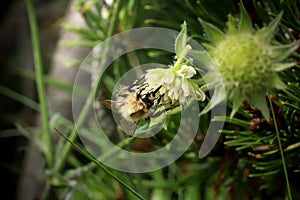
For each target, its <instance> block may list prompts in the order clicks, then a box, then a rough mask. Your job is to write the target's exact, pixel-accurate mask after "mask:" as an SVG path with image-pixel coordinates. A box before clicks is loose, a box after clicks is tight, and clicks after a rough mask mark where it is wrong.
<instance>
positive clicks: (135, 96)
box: [100, 77, 161, 123]
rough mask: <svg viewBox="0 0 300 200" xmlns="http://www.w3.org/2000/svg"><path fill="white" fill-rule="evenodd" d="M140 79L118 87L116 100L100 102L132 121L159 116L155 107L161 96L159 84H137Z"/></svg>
mask: <svg viewBox="0 0 300 200" xmlns="http://www.w3.org/2000/svg"><path fill="white" fill-rule="evenodd" d="M142 79H143V77H142V78H140V79H138V80H136V81H134V82H133V84H132V85H130V86H127V87H124V88H122V89H120V90H119V91H118V92H117V95H116V100H109V99H104V100H100V103H102V104H104V105H105V106H106V107H107V108H109V109H112V110H113V111H114V112H116V113H118V114H120V115H121V116H122V117H123V118H124V119H125V120H127V121H131V122H134V123H137V122H138V121H140V120H145V119H149V118H150V117H156V116H159V115H160V114H161V111H157V108H158V107H159V106H160V105H159V104H160V99H161V96H160V95H159V94H158V91H159V89H160V88H161V86H160V87H158V88H156V89H152V88H149V86H148V84H146V83H144V84H139V83H140V82H141V80H142Z"/></svg>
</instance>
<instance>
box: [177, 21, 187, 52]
mask: <svg viewBox="0 0 300 200" xmlns="http://www.w3.org/2000/svg"><path fill="white" fill-rule="evenodd" d="M186 41H187V28H186V23H185V22H183V24H182V28H181V31H180V33H179V34H178V36H177V38H176V40H175V52H176V55H177V56H180V55H181V54H182V52H183V50H184V48H185V46H186Z"/></svg>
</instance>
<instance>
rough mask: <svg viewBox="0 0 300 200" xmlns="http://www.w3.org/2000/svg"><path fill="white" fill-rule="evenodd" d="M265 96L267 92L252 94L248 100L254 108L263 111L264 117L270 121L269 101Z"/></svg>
mask: <svg viewBox="0 0 300 200" xmlns="http://www.w3.org/2000/svg"><path fill="white" fill-rule="evenodd" d="M264 94H265V92H263V91H260V92H257V93H255V94H252V95H251V96H250V97H249V98H248V100H249V103H250V104H251V105H253V106H254V107H256V108H258V109H259V110H260V111H261V113H262V115H263V117H264V118H265V119H267V120H268V121H269V120H270V114H269V108H268V106H267V101H266V98H265V95H264Z"/></svg>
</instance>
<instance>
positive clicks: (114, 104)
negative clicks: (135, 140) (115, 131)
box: [100, 99, 137, 135]
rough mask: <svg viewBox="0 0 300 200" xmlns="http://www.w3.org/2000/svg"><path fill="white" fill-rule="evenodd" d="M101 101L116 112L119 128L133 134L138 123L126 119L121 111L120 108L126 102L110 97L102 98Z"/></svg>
mask: <svg viewBox="0 0 300 200" xmlns="http://www.w3.org/2000/svg"><path fill="white" fill-rule="evenodd" d="M100 103H101V104H103V105H104V106H105V107H107V108H109V109H111V110H112V111H113V112H114V116H115V121H116V123H117V125H118V126H119V128H120V129H121V130H122V131H124V132H125V133H126V134H127V135H133V134H134V132H135V130H136V126H137V123H136V122H134V121H131V120H128V119H125V118H124V117H123V116H122V114H121V113H120V112H118V111H119V110H120V108H121V107H122V106H123V105H124V102H121V101H113V100H110V99H102V100H100Z"/></svg>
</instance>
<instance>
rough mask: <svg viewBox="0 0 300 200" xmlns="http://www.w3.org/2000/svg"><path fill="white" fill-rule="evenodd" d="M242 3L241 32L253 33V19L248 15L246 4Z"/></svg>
mask: <svg viewBox="0 0 300 200" xmlns="http://www.w3.org/2000/svg"><path fill="white" fill-rule="evenodd" d="M240 2H241V6H240V7H241V8H240V9H241V19H240V23H239V29H240V31H245V32H253V31H254V29H253V28H252V22H251V19H250V17H249V15H248V12H247V11H246V9H245V7H244V4H243V2H242V1H240Z"/></svg>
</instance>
